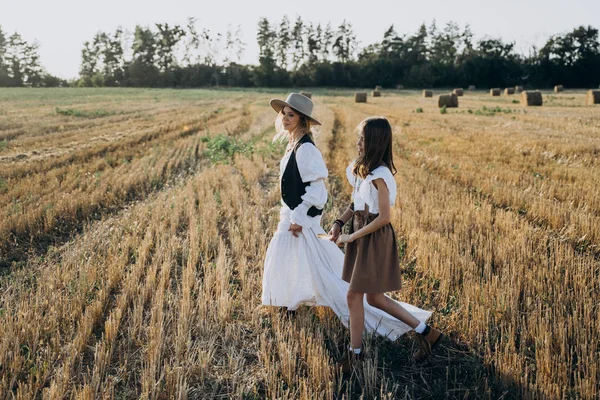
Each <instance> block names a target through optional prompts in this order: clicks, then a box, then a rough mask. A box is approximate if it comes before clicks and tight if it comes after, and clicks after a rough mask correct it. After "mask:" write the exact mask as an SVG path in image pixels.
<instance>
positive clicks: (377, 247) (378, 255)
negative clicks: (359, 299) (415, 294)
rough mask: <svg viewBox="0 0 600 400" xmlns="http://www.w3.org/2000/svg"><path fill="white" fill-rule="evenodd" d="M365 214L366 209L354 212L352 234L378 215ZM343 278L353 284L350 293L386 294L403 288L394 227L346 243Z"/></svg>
mask: <svg viewBox="0 0 600 400" xmlns="http://www.w3.org/2000/svg"><path fill="white" fill-rule="evenodd" d="M367 213H368V211H367ZM365 214H366V213H365V211H363V210H360V211H354V215H353V216H352V220H351V222H350V233H353V232H356V231H357V230H359V229H360V228H362V227H363V226H365V225H367V224H368V223H370V222H371V221H373V220H374V219H375V218H376V217H377V215H378V214H370V213H368V216H366V217H365ZM342 279H343V280H345V281H346V282H348V283H350V287H349V289H350V290H352V291H355V292H360V293H384V292H391V291H394V290H398V289H400V288H401V287H402V279H401V276H400V264H399V262H398V246H397V244H396V234H395V233H394V228H392V224H387V225H385V226H384V227H382V228H380V229H378V230H376V231H375V232H372V233H370V234H368V235H366V236H363V237H361V238H359V239H357V240H355V241H354V242H352V243H346V255H345V257H344V269H343V271H342Z"/></svg>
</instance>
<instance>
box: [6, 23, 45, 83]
mask: <svg viewBox="0 0 600 400" xmlns="http://www.w3.org/2000/svg"><path fill="white" fill-rule="evenodd" d="M38 49H39V44H38V43H37V42H34V43H32V44H30V43H27V42H26V41H25V40H23V38H22V37H21V35H20V34H18V33H17V32H15V33H14V34H12V35H11V36H10V37H9V38H8V44H7V50H6V53H5V57H6V64H7V67H8V68H7V69H8V76H9V79H10V81H9V84H10V85H11V86H39V85H40V84H41V82H42V75H43V70H42V66H41V65H40V56H39V53H38Z"/></svg>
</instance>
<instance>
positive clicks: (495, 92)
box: [490, 88, 500, 96]
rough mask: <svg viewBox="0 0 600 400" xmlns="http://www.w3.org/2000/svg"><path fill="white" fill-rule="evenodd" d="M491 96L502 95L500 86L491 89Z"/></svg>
mask: <svg viewBox="0 0 600 400" xmlns="http://www.w3.org/2000/svg"><path fill="white" fill-rule="evenodd" d="M490 96H500V88H493V89H490Z"/></svg>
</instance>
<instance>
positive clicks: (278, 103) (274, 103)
mask: <svg viewBox="0 0 600 400" xmlns="http://www.w3.org/2000/svg"><path fill="white" fill-rule="evenodd" d="M269 104H270V105H271V108H273V110H275V111H277V112H280V111H281V110H283V108H284V107H289V108H291V109H293V110H296V109H295V108H294V107H293V106H291V105H290V104H288V103H286V102H285V101H283V100H280V99H271V101H269ZM296 112H297V113H299V114H302V113H301V112H300V111H298V110H296ZM302 115H304V116H305V117H306V118H308V119H309V120H310V122H311V123H312V124H313V125H321V123H320V122H319V121H317V120H316V119H314V118H313V117H311V116H310V115H306V114H302Z"/></svg>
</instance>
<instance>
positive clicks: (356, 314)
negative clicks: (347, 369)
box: [346, 290, 365, 349]
mask: <svg viewBox="0 0 600 400" xmlns="http://www.w3.org/2000/svg"><path fill="white" fill-rule="evenodd" d="M364 295H365V294H364V293H360V292H354V291H352V290H349V291H348V294H347V295H346V300H347V301H348V309H349V310H350V344H351V345H352V347H353V348H355V349H360V348H361V346H362V336H363V330H364V328H365V308H364V306H363V297H364Z"/></svg>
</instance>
